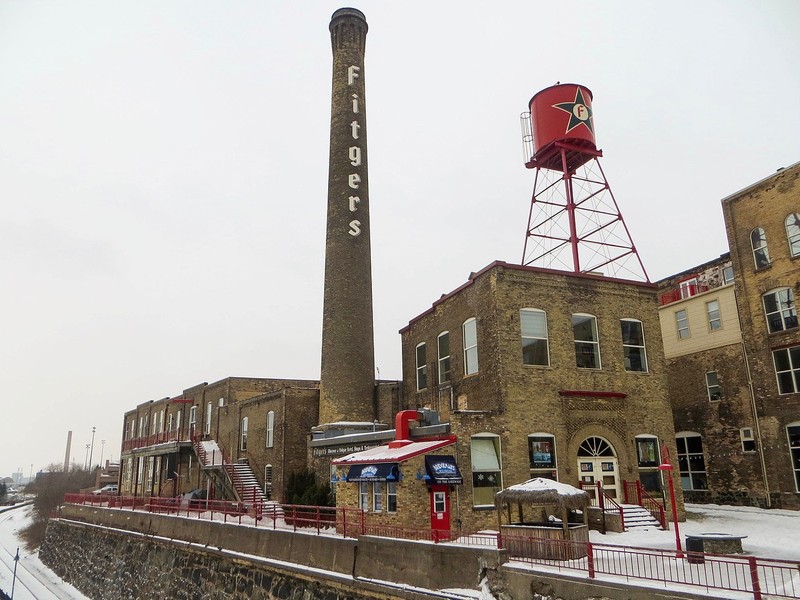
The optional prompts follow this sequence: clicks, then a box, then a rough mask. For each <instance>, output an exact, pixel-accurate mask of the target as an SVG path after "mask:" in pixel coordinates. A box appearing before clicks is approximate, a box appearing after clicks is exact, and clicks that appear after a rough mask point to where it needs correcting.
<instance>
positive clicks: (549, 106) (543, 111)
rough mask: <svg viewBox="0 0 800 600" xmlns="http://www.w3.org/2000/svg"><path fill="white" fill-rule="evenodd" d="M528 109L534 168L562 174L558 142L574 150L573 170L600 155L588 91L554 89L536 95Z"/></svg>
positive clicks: (564, 86)
mask: <svg viewBox="0 0 800 600" xmlns="http://www.w3.org/2000/svg"><path fill="white" fill-rule="evenodd" d="M528 106H529V107H530V110H531V124H532V130H533V144H534V156H533V163H534V164H536V165H538V166H542V167H545V168H551V169H557V170H562V165H561V158H560V152H558V151H557V148H556V142H560V143H562V144H565V145H568V147H569V148H570V149H571V150H572V152H571V155H572V158H571V160H570V165H569V168H570V169H573V168H575V167H577V166H579V165H580V164H583V163H584V162H586V161H588V160H590V159H591V158H592V157H593V156H596V155H597V153H598V152H597V146H596V145H595V139H594V116H593V114H592V92H591V91H590V90H589V88H587V87H584V86H582V85H578V84H575V83H563V84H558V85H554V86H551V87H549V88H545V89H543V90H542V91H541V92H539V93H537V94H536V95H535V96H534V97H533V98H531V101H530V103H529V105H528ZM584 151H585V154H584Z"/></svg>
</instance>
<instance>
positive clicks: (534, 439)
mask: <svg viewBox="0 0 800 600" xmlns="http://www.w3.org/2000/svg"><path fill="white" fill-rule="evenodd" d="M528 458H529V459H530V466H531V469H548V470H552V469H555V468H556V438H555V437H553V436H552V435H550V434H549V433H532V434H531V435H529V436H528Z"/></svg>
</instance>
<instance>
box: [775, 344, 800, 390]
mask: <svg viewBox="0 0 800 600" xmlns="http://www.w3.org/2000/svg"><path fill="white" fill-rule="evenodd" d="M772 362H773V364H774V365H775V376H776V377H777V378H778V392H779V393H781V394H794V393H797V392H799V391H800V346H792V347H791V348H781V349H780V350H773V351H772Z"/></svg>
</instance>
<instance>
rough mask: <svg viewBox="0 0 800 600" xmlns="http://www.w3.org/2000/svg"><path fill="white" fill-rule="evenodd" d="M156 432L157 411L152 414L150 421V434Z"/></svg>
mask: <svg viewBox="0 0 800 600" xmlns="http://www.w3.org/2000/svg"><path fill="white" fill-rule="evenodd" d="M156 433H158V413H156V414H154V415H153V419H152V421H151V422H150V435H155V434H156Z"/></svg>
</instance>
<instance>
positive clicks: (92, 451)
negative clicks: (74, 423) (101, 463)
mask: <svg viewBox="0 0 800 600" xmlns="http://www.w3.org/2000/svg"><path fill="white" fill-rule="evenodd" d="M96 429H97V428H96V427H92V448H91V450H89V470H90V471H91V470H92V457H93V456H94V432H95V430H96Z"/></svg>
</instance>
